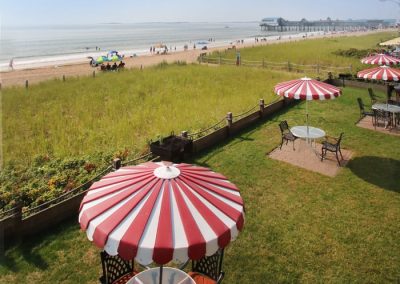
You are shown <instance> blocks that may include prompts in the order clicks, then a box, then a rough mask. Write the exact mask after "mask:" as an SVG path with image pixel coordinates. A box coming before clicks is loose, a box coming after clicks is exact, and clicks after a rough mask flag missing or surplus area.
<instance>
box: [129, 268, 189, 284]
mask: <svg viewBox="0 0 400 284" xmlns="http://www.w3.org/2000/svg"><path fill="white" fill-rule="evenodd" d="M160 271H161V270H160V268H159V267H154V268H151V269H147V270H144V271H142V272H140V273H138V274H136V275H135V276H134V277H132V278H131V279H130V280H129V281H128V282H127V284H159V283H160ZM162 283H163V284H196V282H194V280H193V278H192V277H190V276H189V274H187V273H186V272H184V271H182V270H179V269H177V268H173V267H165V266H164V267H163V268H162Z"/></svg>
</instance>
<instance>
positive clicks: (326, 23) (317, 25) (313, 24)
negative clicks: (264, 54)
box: [260, 18, 393, 32]
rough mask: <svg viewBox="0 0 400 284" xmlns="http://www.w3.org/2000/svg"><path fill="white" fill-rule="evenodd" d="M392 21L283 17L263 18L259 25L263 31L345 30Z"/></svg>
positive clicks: (365, 27)
mask: <svg viewBox="0 0 400 284" xmlns="http://www.w3.org/2000/svg"><path fill="white" fill-rule="evenodd" d="M392 25H393V23H391V22H390V21H385V20H345V21H343V20H332V19H331V18H327V19H326V20H318V21H308V20H306V19H304V18H303V19H301V20H300V21H288V20H285V19H283V18H265V19H263V20H262V21H261V23H260V27H261V30H263V31H278V32H289V31H304V32H314V31H327V32H329V31H347V30H361V29H377V28H385V27H390V26H392Z"/></svg>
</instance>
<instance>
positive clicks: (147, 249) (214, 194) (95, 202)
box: [79, 162, 244, 265]
mask: <svg viewBox="0 0 400 284" xmlns="http://www.w3.org/2000/svg"><path fill="white" fill-rule="evenodd" d="M79 223H80V225H81V228H82V229H83V230H85V231H86V234H87V237H88V238H89V240H91V241H93V242H94V243H95V244H96V245H97V246H98V247H100V248H103V249H104V250H105V251H106V252H107V253H108V254H110V255H117V254H118V255H120V256H121V257H122V258H124V259H127V260H128V259H133V258H135V259H136V261H137V262H139V263H141V264H143V265H148V264H150V263H152V262H155V263H157V264H159V265H163V264H166V263H168V262H169V261H171V260H174V261H177V262H181V263H182V262H185V261H187V260H188V259H195V260H196V259H200V258H202V257H204V256H205V255H207V256H208V255H212V254H214V253H215V252H216V251H217V250H218V249H219V248H224V247H225V246H227V245H228V244H229V243H230V241H232V240H234V239H235V238H236V236H237V235H238V232H239V231H241V230H242V229H243V225H244V205H243V200H242V198H241V196H240V193H239V190H238V188H237V187H236V186H235V185H234V184H232V183H231V182H229V181H228V180H227V179H226V178H225V177H224V176H223V175H221V174H218V173H215V172H212V171H211V170H209V169H207V168H204V167H200V166H195V165H190V164H172V163H167V162H163V163H153V162H148V163H144V164H140V165H137V166H132V167H124V168H121V169H119V170H117V171H115V172H113V173H110V174H107V175H106V176H104V177H103V178H102V179H101V180H100V181H98V182H96V183H94V184H93V185H92V186H91V187H90V189H89V191H88V192H87V194H86V196H85V197H84V198H83V200H82V203H81V206H80V213H79Z"/></svg>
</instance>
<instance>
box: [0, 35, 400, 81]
mask: <svg viewBox="0 0 400 284" xmlns="http://www.w3.org/2000/svg"><path fill="white" fill-rule="evenodd" d="M384 31H397V30H396V29H385V30H373V31H356V32H338V33H332V32H330V33H326V34H315V33H308V34H309V36H307V37H305V38H304V37H303V36H302V35H303V34H305V33H303V34H302V33H299V34H295V35H293V34H292V35H284V36H282V37H281V38H280V39H279V36H272V37H269V38H268V39H267V41H262V40H259V41H258V42H255V40H254V38H253V39H246V41H244V43H235V42H234V41H233V45H235V46H236V49H241V48H246V47H255V46H263V45H270V44H278V43H285V42H295V41H299V40H311V39H319V38H326V37H346V36H362V35H368V34H373V33H379V32H384ZM310 34H311V35H310ZM261 38H263V37H259V39H261ZM249 41H251V42H249ZM231 46H232V45H231V44H225V45H220V46H216V47H210V48H208V49H207V50H201V49H193V48H190V49H189V50H186V51H173V52H171V53H168V54H166V55H161V54H150V53H148V54H143V55H140V56H137V57H126V58H124V62H125V68H127V69H130V68H142V67H143V68H145V67H149V66H154V65H157V64H159V63H161V62H163V61H166V62H168V63H173V62H175V61H186V63H188V64H190V63H195V62H197V58H198V56H199V55H200V54H201V53H205V52H207V53H212V52H214V51H224V50H226V49H227V48H230V47H231ZM93 71H96V72H101V71H100V70H99V68H98V67H97V68H93V67H91V66H90V65H89V60H87V62H86V63H82V62H75V63H70V64H59V65H51V66H43V67H33V68H29V69H21V70H13V71H6V72H4V71H3V72H0V83H1V86H2V87H12V86H21V85H24V84H25V82H26V81H27V80H28V82H29V85H31V84H37V83H40V82H43V81H47V80H51V79H57V78H58V79H62V78H63V76H65V77H66V78H68V77H76V76H90V75H92V74H93Z"/></svg>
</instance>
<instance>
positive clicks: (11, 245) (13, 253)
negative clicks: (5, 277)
mask: <svg viewBox="0 0 400 284" xmlns="http://www.w3.org/2000/svg"><path fill="white" fill-rule="evenodd" d="M76 223H77V221H76V217H73V218H70V219H68V220H66V221H63V222H61V223H60V224H59V225H57V226H54V227H52V228H51V229H48V230H46V231H43V232H42V233H40V234H36V235H34V236H26V237H23V238H19V239H12V240H9V241H8V243H6V244H5V253H4V254H3V255H2V256H1V257H0V266H3V267H5V268H6V269H8V270H10V271H13V272H18V271H19V270H20V268H21V267H20V266H21V260H20V259H21V258H22V262H26V263H28V264H29V265H30V266H33V267H35V268H37V269H40V270H45V269H47V268H48V267H49V264H48V262H47V261H46V260H45V259H44V258H43V257H42V254H41V253H39V252H38V248H40V247H45V246H46V245H48V244H49V243H51V242H53V240H57V238H58V236H59V234H61V233H62V232H65V230H71V229H73V228H74V227H75V226H74V225H76ZM44 240H45V241H44Z"/></svg>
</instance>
